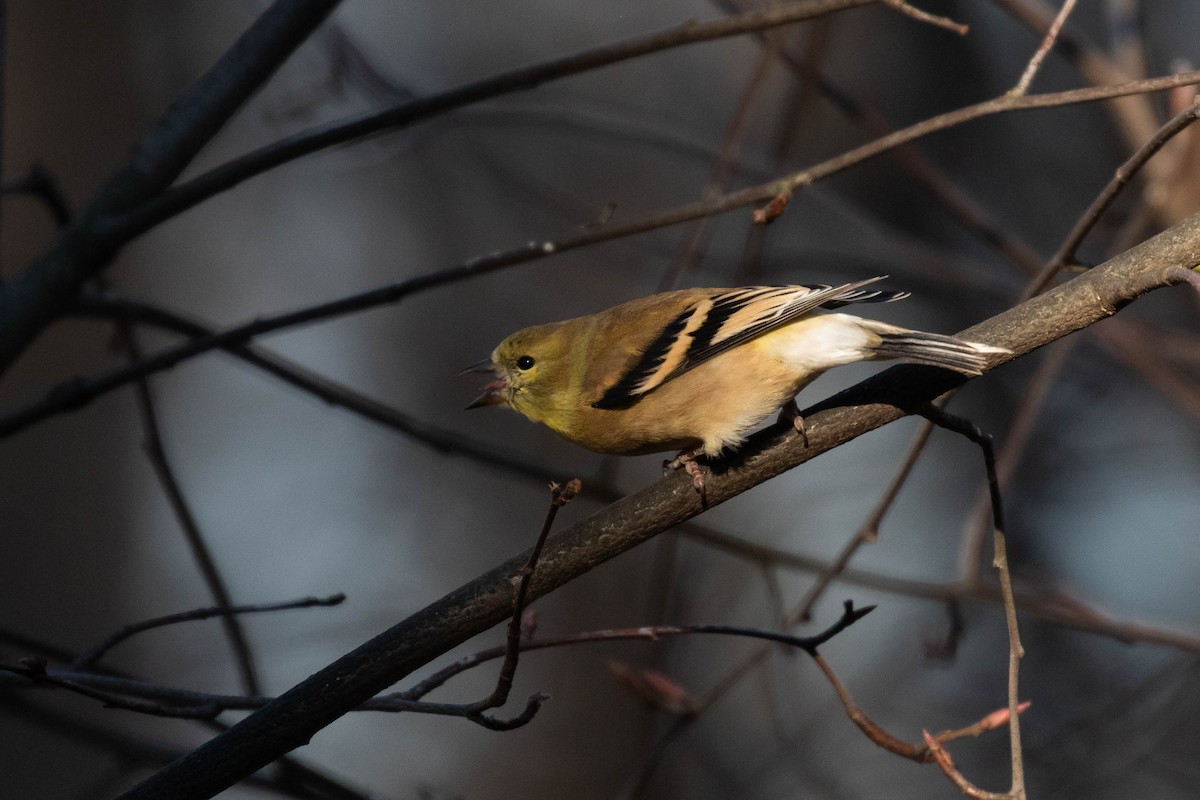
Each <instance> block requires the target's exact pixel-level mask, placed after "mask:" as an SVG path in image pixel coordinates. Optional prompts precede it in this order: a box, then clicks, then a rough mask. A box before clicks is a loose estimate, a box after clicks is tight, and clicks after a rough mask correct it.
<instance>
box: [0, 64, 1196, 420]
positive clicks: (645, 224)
mask: <svg viewBox="0 0 1200 800" xmlns="http://www.w3.org/2000/svg"><path fill="white" fill-rule="evenodd" d="M1193 83H1200V71H1195V72H1188V73H1182V74H1179V75H1170V76H1166V77H1163V78H1155V79H1151V80H1146V81H1135V82H1133V83H1129V84H1124V85H1122V86H1116V87H1103V88H1085V89H1074V90H1071V91H1069V92H1058V93H1053V94H1043V95H1031V96H1027V97H1021V98H1006V97H1000V98H997V99H994V100H988V101H985V102H983V103H978V104H976V105H973V106H967V107H966V108H962V109H959V110H958V111H952V112H949V113H947V114H942V115H940V116H937V117H933V118H931V119H928V120H925V121H924V122H920V123H917V124H916V125H913V126H911V127H909V128H905V129H903V130H900V131H897V132H895V133H893V134H891V135H888V136H884V137H882V138H880V139H876V140H875V141H873V142H869V143H867V144H865V145H862V146H861V147H858V148H855V149H853V150H851V151H849V152H847V153H843V154H842V155H840V156H837V157H835V158H832V159H830V160H828V161H825V162H822V163H821V164H819V165H817V166H815V167H813V168H810V169H807V170H803V171H801V172H797V173H794V174H792V175H790V176H787V177H785V178H783V179H781V180H778V181H772V182H770V183H767V184H760V185H759V186H754V187H750V188H748V189H742V190H739V191H735V192H732V193H730V194H726V195H722V196H721V197H719V198H715V199H713V200H709V201H701V202H697V203H691V204H688V205H684V206H679V207H676V208H674V209H670V210H668V211H665V212H662V213H660V214H657V215H653V216H650V217H645V218H643V219H640V220H635V221H632V222H627V223H625V224H623V225H611V226H607V227H604V228H601V229H589V230H585V231H580V232H577V233H574V234H570V235H567V236H563V237H561V238H559V239H554V240H546V241H532V242H529V243H527V244H525V245H523V246H520V247H516V248H513V249H511V250H504V251H498V252H495V253H490V254H488V255H486V256H478V257H476V258H472V259H469V260H468V261H465V262H463V263H461V264H459V265H457V266H454V267H450V268H449V269H445V270H439V271H436V272H431V273H427V274H425V275H420V276H417V277H415V278H410V279H408V280H405V281H399V282H397V283H393V284H389V285H386V286H382V287H378V288H375V289H369V290H366V291H363V292H359V293H357V294H353V295H349V296H346V297H342V298H339V299H337V300H332V301H330V302H327V303H322V304H319V305H315V306H310V307H308V308H303V309H299V310H297V311H290V312H285V313H282V314H277V315H275V316H264V317H259V318H258V319H255V320H253V321H251V322H248V323H245V324H243V325H238V326H235V327H233V328H228V329H226V330H224V331H221V332H219V333H216V334H213V335H211V336H206V337H202V338H198V339H195V340H193V341H191V342H188V343H186V344H182V345H179V346H176V347H173V348H169V349H167V350H165V351H163V352H160V353H158V354H157V355H153V356H149V357H148V358H146V359H145V361H143V362H142V363H141V364H140V365H137V366H136V367H125V368H121V369H114V370H110V371H108V372H104V373H101V374H98V375H96V376H93V377H91V378H77V379H75V380H72V381H69V382H67V383H64V384H60V385H59V386H57V387H55V388H54V389H52V390H51V391H50V392H49V394H48V395H47V396H46V397H45V398H43V399H42V400H41V401H39V402H38V403H36V404H33V405H31V406H29V407H27V408H24V409H21V410H19V411H16V412H13V413H11V414H9V415H7V416H5V417H2V418H0V438H2V437H4V436H10V435H12V434H13V433H16V432H17V431H20V430H23V429H24V428H26V427H28V426H30V425H32V424H34V423H35V422H38V421H40V420H42V419H45V418H46V417H49V416H52V415H54V414H60V413H65V412H67V411H72V410H75V409H77V408H80V407H82V406H83V405H86V404H87V403H89V402H91V401H92V400H94V399H95V398H96V397H98V396H100V395H102V394H105V393H106V392H109V391H112V390H114V389H116V388H119V387H121V386H124V385H126V384H128V383H130V382H131V381H134V380H137V379H138V378H139V377H141V376H142V375H148V374H151V373H153V372H159V371H162V370H167V369H170V368H172V367H174V366H175V365H177V364H179V363H180V362H182V361H185V360H187V359H189V358H192V357H193V356H196V355H199V354H200V353H204V352H208V351H210V350H213V349H222V348H226V347H229V346H232V345H240V344H243V343H244V342H247V341H249V340H250V339H253V338H254V337H256V336H260V335H262V334H265V333H270V332H272V331H277V330H282V329H284V328H291V327H298V326H301V325H305V324H307V323H310V322H314V321H317V320H324V319H331V318H334V317H338V316H342V315H344V314H350V313H356V312H359V311H363V310H365V309H368V308H374V307H377V306H380V305H386V304H393V303H398V302H400V301H401V300H403V299H404V298H406V297H409V296H410V295H412V294H414V293H417V292H421V291H425V290H428V289H431V288H433V287H436V286H445V285H448V284H451V283H456V282H458V281H461V280H466V279H469V278H473V277H476V276H479V275H482V274H486V273H489V272H493V271H495V270H498V269H503V268H505V267H510V266H513V265H515V264H522V263H526V262H529V261H534V260H537V259H540V258H545V257H547V256H549V255H552V254H554V253H560V252H563V251H566V250H574V249H577V248H580V247H584V246H587V245H591V244H595V243H597V242H601V241H609V240H612V239H618V238H622V237H625V236H632V235H634V234H637V233H644V232H645V231H649V230H654V229H657V228H664V227H668V226H671V225H676V224H679V223H681V222H687V221H689V220H693V219H698V218H700V217H702V216H706V215H710V214H718V213H724V212H726V211H731V210H733V209H736V208H741V207H744V206H747V205H751V204H754V203H758V202H762V201H765V200H768V199H770V198H772V197H774V196H775V195H777V194H779V193H780V192H782V191H794V190H795V189H798V188H800V187H802V186H806V185H808V184H810V183H813V182H815V181H817V180H820V179H823V178H826V177H828V176H829V175H832V174H834V173H837V172H840V171H842V170H844V169H846V168H848V167H850V166H852V165H854V164H857V163H860V162H862V161H865V160H867V159H869V158H873V157H875V156H878V155H881V154H883V153H885V152H888V151H890V150H892V149H894V148H896V147H899V146H900V145H902V144H905V143H907V142H909V141H912V140H914V139H917V138H920V137H921V136H926V135H929V134H931V133H934V132H936V131H940V130H945V129H946V128H950V127H954V126H955V125H959V124H962V123H963V122H967V121H969V120H973V119H978V118H981V117H985V116H990V115H993V114H999V113H1004V112H1007V111H1014V110H1018V109H1032V108H1050V107H1055V106H1061V105H1069V104H1074V103H1085V102H1091V101H1094V100H1099V99H1103V98H1107V97H1115V96H1120V95H1125V94H1132V93H1138V92H1146V91H1157V90H1160V89H1166V88H1170V87H1172V86H1181V85H1189V84H1193ZM0 333H2V331H0Z"/></svg>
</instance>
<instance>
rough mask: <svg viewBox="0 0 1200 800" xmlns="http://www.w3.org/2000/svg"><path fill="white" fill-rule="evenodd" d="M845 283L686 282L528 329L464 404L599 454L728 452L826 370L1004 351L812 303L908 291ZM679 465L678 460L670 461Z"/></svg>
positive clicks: (486, 367) (968, 359)
mask: <svg viewBox="0 0 1200 800" xmlns="http://www.w3.org/2000/svg"><path fill="white" fill-rule="evenodd" d="M884 277H886V276H881V277H878V278H870V279H868V280H863V281H857V282H854V283H847V284H843V285H842V286H824V285H820V286H750V287H745V288H741V289H683V290H680V291H673V292H663V293H662V294H655V295H651V296H650V297H644V298H641V299H640V300H633V301H630V302H628V303H623V304H621V305H619V306H615V307H614V308H610V309H608V310H607V311H601V312H600V313H598V314H592V315H590V316H586V317H577V318H575V319H569V320H564V321H562V322H551V323H549V324H546V325H535V326H533V327H531V328H525V329H524V330H520V331H517V332H516V333H514V334H512V335H511V336H509V337H508V338H507V339H505V340H504V341H502V342H501V343H500V345H499V346H498V347H497V348H496V349H495V351H493V353H492V355H491V358H490V359H485V360H484V361H481V362H480V363H479V364H476V365H474V366H473V367H470V368H468V371H487V372H492V373H494V374H495V376H496V377H495V380H493V381H492V382H491V383H489V384H487V386H486V387H484V391H483V394H481V395H480V396H479V397H478V398H476V399H475V401H474V402H472V403H471V404H470V405H469V406H467V408H479V407H481V406H489V405H502V406H507V407H509V408H511V409H513V410H515V411H518V412H520V413H521V414H524V415H525V416H526V417H528V418H529V419H531V420H533V421H534V422H541V423H543V424H545V425H546V426H547V427H549V428H550V429H551V430H553V431H554V432H555V433H557V434H558V435H559V436H562V437H563V438H564V439H567V440H569V441H571V442H574V443H575V444H578V445H581V446H582V447H586V448H587V449H588V450H594V451H596V452H598V453H613V454H618V455H639V454H645V453H657V452H663V451H671V450H679V451H682V452H681V454H680V455H681V459H682V460H681V459H676V462H678V464H682V465H684V466H687V467H688V472H689V473H691V474H692V475H693V478H694V479H695V480H696V482H697V487H698V488H701V486H702V483H701V480H700V479H699V476H698V472H696V471H695V465H694V463H691V462H690V460H689V456H690V458H691V460H694V457H695V456H696V455H699V454H700V453H703V454H704V455H706V456H709V457H712V456H716V455H718V454H719V453H720V452H721V450H723V449H725V448H730V449H733V448H736V447H737V446H738V445H740V444H741V443H742V442H744V441H745V439H746V437H747V436H748V434H749V433H750V431H752V430H753V429H754V428H756V427H757V426H758V425H759V424H760V423H761V422H763V420H765V419H767V418H768V417H770V416H772V415H773V414H775V413H776V412H781V411H782V415H783V416H784V417H785V418H795V419H796V423H797V430H799V431H800V432H801V433H803V421H802V420H799V419H798V416H797V414H796V413H795V411H794V409H795V404H794V402H793V401H794V398H795V396H796V394H797V393H798V392H799V391H800V390H801V389H803V388H804V387H805V386H806V385H808V384H809V383H810V382H812V381H813V380H814V379H815V378H816V377H817V376H819V375H820V374H821V373H823V372H824V371H825V370H827V369H829V368H831V367H837V366H841V365H842V364H850V363H853V362H855V361H869V360H875V359H889V358H899V359H903V360H905V361H908V362H912V363H916V364H929V365H933V366H937V367H944V368H946V369H951V370H955V371H956V372H960V373H963V374H964V375H972V376H974V375H979V374H980V373H982V372H983V370H984V369H985V368H986V367H987V365H988V360H989V356H991V355H993V354H999V353H1006V352H1008V351H1007V350H1004V349H1002V348H997V347H989V346H988V345H983V344H977V343H975V342H967V341H963V340H961V339H956V338H954V337H953V336H943V335H940V334H936V333H923V332H920V331H911V330H907V329H905V328H898V327H896V326H894V325H887V324H885V323H882V322H875V321H873V320H867V319H861V318H859V317H855V316H851V315H850V314H822V313H819V312H818V311H817V309H818V308H838V307H839V306H844V305H848V304H850V303H881V302H882V303H886V302H891V301H893V300H900V299H903V298H905V297H908V295H909V293H908V292H888V291H880V290H873V289H863V287H864V286H867V285H869V284H872V283H875V282H876V281H880V280H883V278H884ZM678 464H677V465H678Z"/></svg>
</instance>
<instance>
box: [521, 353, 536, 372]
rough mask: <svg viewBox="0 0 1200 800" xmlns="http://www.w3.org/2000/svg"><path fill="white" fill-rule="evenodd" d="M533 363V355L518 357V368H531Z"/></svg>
mask: <svg viewBox="0 0 1200 800" xmlns="http://www.w3.org/2000/svg"><path fill="white" fill-rule="evenodd" d="M533 364H534V361H533V356H521V357H520V358H518V359H517V369H529V368H530V367H532V366H533Z"/></svg>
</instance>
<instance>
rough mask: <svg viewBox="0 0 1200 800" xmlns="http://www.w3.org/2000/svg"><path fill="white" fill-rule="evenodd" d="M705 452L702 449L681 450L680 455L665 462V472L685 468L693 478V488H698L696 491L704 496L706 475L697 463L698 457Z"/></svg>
mask: <svg viewBox="0 0 1200 800" xmlns="http://www.w3.org/2000/svg"><path fill="white" fill-rule="evenodd" d="M701 452H703V450H702V448H696V449H695V450H681V451H680V453H679V455H677V456H675V457H674V458H672V459H671V460H670V461H664V462H663V472H666V471H667V470H672V469H679V468H680V467H683V471H684V472H686V473H687V474H688V475H691V476H692V486H694V487H696V491H697V492H699V493H700V494H701V495H702V496H703V494H704V473H703V472H701V471H700V465H699V464H697V463H696V457H697V456H698V455H700V453H701Z"/></svg>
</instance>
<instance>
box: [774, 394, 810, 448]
mask: <svg viewBox="0 0 1200 800" xmlns="http://www.w3.org/2000/svg"><path fill="white" fill-rule="evenodd" d="M779 421H780V422H781V423H782V422H790V423H792V427H793V428H795V429H796V433H798V434H800V438H801V439H803V440H804V446H805V447H808V431H807V430H806V429H805V427H804V417H802V416H800V407H799V406H798V405H796V398H794V397H793V398H792V399H791V400H789V401H787V402H786V403H784V404H783V407H782V408H780V409H779Z"/></svg>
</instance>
